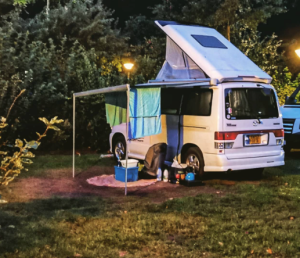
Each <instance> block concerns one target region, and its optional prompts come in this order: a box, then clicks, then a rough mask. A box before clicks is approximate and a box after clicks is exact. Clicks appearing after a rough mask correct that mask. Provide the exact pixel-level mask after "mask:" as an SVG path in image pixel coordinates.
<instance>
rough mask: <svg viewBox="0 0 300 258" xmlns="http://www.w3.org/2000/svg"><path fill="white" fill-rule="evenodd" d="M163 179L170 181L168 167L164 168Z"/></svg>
mask: <svg viewBox="0 0 300 258" xmlns="http://www.w3.org/2000/svg"><path fill="white" fill-rule="evenodd" d="M163 180H164V182H168V181H169V171H168V170H167V169H166V168H165V170H164V174H163Z"/></svg>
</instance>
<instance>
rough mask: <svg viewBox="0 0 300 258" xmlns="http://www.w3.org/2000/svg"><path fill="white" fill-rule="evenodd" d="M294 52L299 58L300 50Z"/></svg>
mask: <svg viewBox="0 0 300 258" xmlns="http://www.w3.org/2000/svg"><path fill="white" fill-rule="evenodd" d="M295 52H296V54H297V55H298V56H299V57H300V49H297V50H295Z"/></svg>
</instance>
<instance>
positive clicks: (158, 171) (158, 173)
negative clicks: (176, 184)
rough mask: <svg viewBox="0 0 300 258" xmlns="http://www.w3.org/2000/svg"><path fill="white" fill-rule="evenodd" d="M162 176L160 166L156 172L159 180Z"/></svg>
mask: <svg viewBox="0 0 300 258" xmlns="http://www.w3.org/2000/svg"><path fill="white" fill-rule="evenodd" d="M161 176H162V172H161V168H158V170H157V173H156V179H157V181H161Z"/></svg>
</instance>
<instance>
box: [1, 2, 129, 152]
mask: <svg viewBox="0 0 300 258" xmlns="http://www.w3.org/2000/svg"><path fill="white" fill-rule="evenodd" d="M111 13H112V12H111V11H109V10H106V9H105V8H104V7H103V6H102V4H101V2H100V1H83V0H79V1H66V3H64V5H62V4H59V3H57V2H56V3H53V4H52V5H51V9H50V11H49V15H48V16H47V19H45V18H46V14H45V11H42V12H41V13H39V14H37V15H36V16H35V17H34V18H33V19H22V18H20V15H21V9H20V8H15V10H12V11H11V12H9V13H8V14H6V15H5V16H1V17H0V25H1V26H0V27H1V28H0V59H1V63H0V98H1V102H0V110H5V109H6V108H7V103H9V101H11V99H12V98H14V96H16V93H17V92H18V91H19V90H21V89H26V93H25V95H24V97H23V98H22V99H21V100H20V101H19V102H18V105H17V106H16V107H15V109H14V111H13V112H12V114H11V116H10V124H11V130H9V132H8V133H9V134H10V136H8V137H10V138H11V139H13V138H15V137H22V138H25V137H26V138H29V137H30V138H32V137H33V133H32V132H33V130H36V129H37V130H42V127H41V125H40V124H39V123H37V121H36V117H45V116H47V117H53V116H55V114H58V113H59V114H60V116H61V117H63V118H64V119H65V120H66V129H67V130H70V125H69V123H67V122H68V121H70V120H71V118H72V115H71V114H72V112H71V111H72V99H71V98H72V94H73V92H78V91H84V90H90V89H95V88H101V87H106V86H108V85H109V86H111V85H118V84H120V83H124V81H125V80H126V76H125V75H123V74H122V73H121V72H122V57H121V55H122V54H123V52H126V51H127V44H126V38H124V37H122V36H121V35H120V31H119V30H117V29H115V23H114V20H113V19H112V18H111V17H110V15H111ZM90 100H91V99H90ZM80 103H81V104H82V106H81V109H77V110H80V111H79V112H82V114H84V115H81V116H80V119H78V120H77V121H78V122H79V123H80V124H81V127H82V128H81V129H82V130H81V132H82V133H81V134H80V135H79V136H78V137H81V138H80V139H79V141H78V142H81V143H82V144H85V145H88V146H93V145H94V146H96V147H97V148H99V147H100V146H101V145H103V144H102V143H103V142H104V139H105V141H107V139H108V136H107V133H108V131H107V128H106V122H105V121H104V119H103V117H104V114H105V110H104V102H103V98H98V99H93V100H91V101H86V100H82V102H80ZM97 119H100V120H97ZM98 121H101V122H98ZM104 122H105V123H104ZM24 128H26V130H24ZM101 133H103V134H104V133H105V135H103V136H101V135H99V134H101ZM95 134H98V135H97V140H95V138H96V137H95ZM69 143H70V141H69ZM43 146H47V143H45V144H44V145H43ZM103 146H104V145H103ZM105 146H106V147H105ZM105 146H104V148H107V143H106V144H105ZM105 150H106V149H105Z"/></svg>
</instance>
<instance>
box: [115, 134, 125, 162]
mask: <svg viewBox="0 0 300 258" xmlns="http://www.w3.org/2000/svg"><path fill="white" fill-rule="evenodd" d="M118 150H121V151H122V152H121V157H120V159H125V158H126V142H125V138H124V136H116V138H115V139H113V146H112V151H113V154H114V156H115V158H116V159H118Z"/></svg>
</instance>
